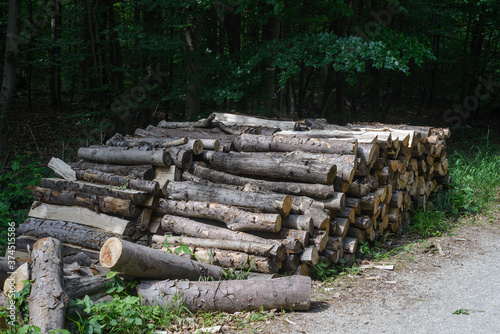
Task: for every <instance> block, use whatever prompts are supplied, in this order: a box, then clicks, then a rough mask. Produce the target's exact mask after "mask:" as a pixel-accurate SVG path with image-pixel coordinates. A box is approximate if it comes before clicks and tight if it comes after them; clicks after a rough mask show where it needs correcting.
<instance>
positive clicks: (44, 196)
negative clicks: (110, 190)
mask: <svg viewBox="0 0 500 334" xmlns="http://www.w3.org/2000/svg"><path fill="white" fill-rule="evenodd" d="M29 188H30V190H31V193H32V194H33V197H34V198H35V200H37V201H41V202H44V203H49V204H58V205H67V206H73V205H78V206H81V207H85V208H87V209H91V210H92V209H93V210H95V211H97V212H103V213H111V214H115V215H120V216H125V217H137V216H138V215H139V213H140V211H141V210H140V209H139V208H137V207H136V206H135V205H134V204H133V203H132V201H130V200H126V199H121V198H115V197H110V196H96V195H92V194H85V193H81V192H74V191H62V192H61V191H57V190H53V189H49V188H41V187H37V186H30V187H29Z"/></svg>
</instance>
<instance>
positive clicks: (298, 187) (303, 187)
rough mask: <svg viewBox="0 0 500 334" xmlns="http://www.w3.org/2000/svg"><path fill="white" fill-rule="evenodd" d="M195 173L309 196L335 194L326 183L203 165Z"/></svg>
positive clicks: (196, 168) (215, 178)
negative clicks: (246, 174) (264, 176)
mask: <svg viewBox="0 0 500 334" xmlns="http://www.w3.org/2000/svg"><path fill="white" fill-rule="evenodd" d="M193 174H194V175H196V176H198V177H201V178H203V179H206V180H209V181H212V182H215V183H225V184H232V185H237V186H245V185H246V184H249V183H250V184H255V185H256V186H259V187H262V188H264V189H267V190H270V191H273V192H277V193H282V194H291V195H300V196H309V197H316V198H330V197H332V196H333V195H334V190H333V187H332V186H330V185H324V184H309V183H292V182H275V181H265V180H256V179H251V178H247V177H241V176H236V175H232V174H228V173H224V172H220V171H216V170H213V169H208V168H204V167H201V166H196V167H195V168H194V170H193Z"/></svg>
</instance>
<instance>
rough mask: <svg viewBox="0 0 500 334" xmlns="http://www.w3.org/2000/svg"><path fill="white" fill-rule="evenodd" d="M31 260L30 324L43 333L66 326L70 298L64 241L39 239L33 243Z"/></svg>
mask: <svg viewBox="0 0 500 334" xmlns="http://www.w3.org/2000/svg"><path fill="white" fill-rule="evenodd" d="M31 261H32V276H33V283H32V285H31V293H30V296H29V298H28V308H29V315H30V323H31V324H32V325H34V326H37V327H39V328H40V329H41V330H42V333H49V331H51V330H58V329H63V328H64V323H65V318H66V304H67V303H68V301H69V299H68V295H67V294H66V292H65V291H64V288H63V262H62V253H61V242H60V241H59V240H57V239H53V238H50V237H49V238H43V239H40V240H38V241H37V242H36V243H35V245H34V246H33V250H32V252H31Z"/></svg>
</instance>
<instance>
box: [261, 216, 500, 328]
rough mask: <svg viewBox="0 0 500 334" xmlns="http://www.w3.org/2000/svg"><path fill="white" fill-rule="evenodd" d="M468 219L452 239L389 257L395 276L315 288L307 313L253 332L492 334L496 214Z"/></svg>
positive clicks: (497, 310) (498, 288) (498, 248)
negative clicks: (310, 306)
mask: <svg viewBox="0 0 500 334" xmlns="http://www.w3.org/2000/svg"><path fill="white" fill-rule="evenodd" d="M472 219H473V220H474V221H473V222H470V223H469V224H467V225H465V226H462V227H460V228H457V229H455V230H454V231H453V235H452V236H446V237H441V238H433V239H429V240H428V241H426V242H424V243H423V244H417V245H415V247H414V248H413V249H412V251H411V252H409V253H407V254H406V255H405V256H403V257H400V258H398V259H395V262H394V263H396V270H395V271H392V272H388V271H381V270H374V269H372V270H369V271H365V272H363V273H362V275H357V276H356V277H353V278H350V279H349V278H345V279H342V280H339V281H338V282H334V283H333V284H321V283H316V284H315V288H314V293H313V300H315V302H313V305H312V308H311V310H310V311H309V312H307V313H288V314H286V315H284V316H281V317H278V320H273V321H271V322H268V323H267V324H265V325H264V326H263V327H261V328H260V329H259V330H257V332H261V333H280V334H281V333H307V334H316V333H317V334H319V333H329V334H331V333H357V334H359V333H391V334H393V333H405V334H406V333H441V334H442V333H453V334H457V333H500V222H499V216H498V214H497V215H493V216H490V217H488V218H484V217H480V218H472ZM438 244H439V245H440V246H441V247H442V250H443V251H444V255H443V254H441V255H440V254H439V252H438V250H439V249H438V247H437V246H438ZM459 310H462V311H459ZM456 311H459V312H462V313H464V312H466V313H468V315H467V314H453V313H454V312H456ZM259 327H260V326H259Z"/></svg>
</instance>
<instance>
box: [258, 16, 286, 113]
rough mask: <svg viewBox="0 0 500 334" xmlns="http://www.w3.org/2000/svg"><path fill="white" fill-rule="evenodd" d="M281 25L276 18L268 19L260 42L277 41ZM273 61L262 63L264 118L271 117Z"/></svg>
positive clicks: (266, 60)
mask: <svg viewBox="0 0 500 334" xmlns="http://www.w3.org/2000/svg"><path fill="white" fill-rule="evenodd" d="M280 28H281V23H280V21H279V19H278V17H277V16H272V17H270V18H269V19H268V20H267V22H266V24H265V25H264V26H263V27H262V40H263V41H264V42H270V41H274V40H277V39H279V36H280ZM273 63H274V59H273V58H272V57H271V58H266V59H264V60H263V61H262V97H263V104H264V110H265V112H266V116H267V117H270V116H271V115H272V108H273V96H274V76H275V72H276V68H275V67H274V66H273Z"/></svg>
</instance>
